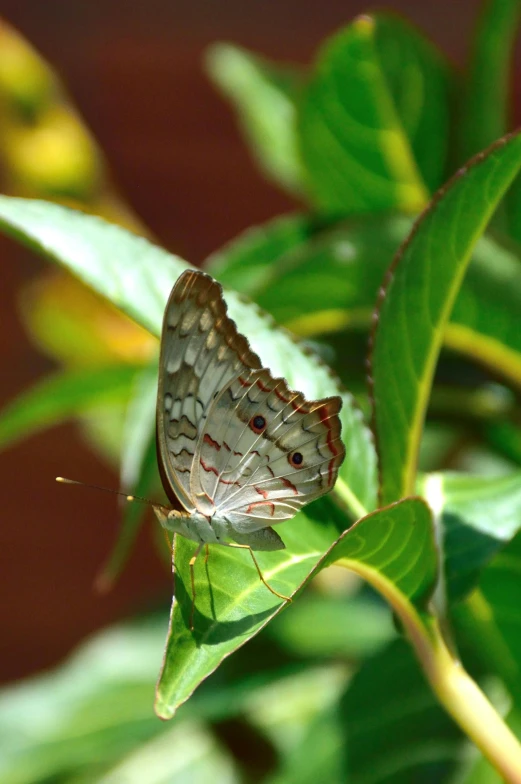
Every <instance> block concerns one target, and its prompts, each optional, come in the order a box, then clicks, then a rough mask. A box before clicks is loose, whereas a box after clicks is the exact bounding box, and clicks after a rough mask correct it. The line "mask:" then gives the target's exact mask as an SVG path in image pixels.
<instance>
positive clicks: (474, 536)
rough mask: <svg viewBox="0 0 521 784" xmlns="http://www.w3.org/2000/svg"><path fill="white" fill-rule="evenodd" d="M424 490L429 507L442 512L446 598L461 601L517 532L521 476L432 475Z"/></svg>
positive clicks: (518, 474) (426, 479)
mask: <svg viewBox="0 0 521 784" xmlns="http://www.w3.org/2000/svg"><path fill="white" fill-rule="evenodd" d="M422 485H423V488H424V491H425V494H426V497H427V499H428V500H429V501H430V504H431V507H432V508H434V509H436V510H440V511H439V513H440V515H441V525H442V537H443V545H442V552H443V561H444V572H445V581H446V592H447V597H448V599H449V601H451V602H455V601H460V600H461V599H462V598H463V597H464V596H465V595H467V594H468V593H469V592H470V591H471V590H472V588H474V587H475V586H476V585H477V583H478V581H479V578H480V574H481V572H482V570H483V569H484V568H485V566H486V565H487V564H488V563H489V562H490V561H491V560H492V558H493V556H494V555H496V553H497V552H498V551H499V550H500V549H501V548H503V547H504V546H505V544H506V543H507V542H509V541H510V539H511V538H512V537H513V536H514V535H515V534H516V532H517V531H518V530H519V528H520V527H521V473H516V474H512V475H509V476H502V477H486V476H467V475H465V474H455V473H454V474H452V473H445V474H431V475H430V476H428V477H426V478H425V479H424V480H423V482H422Z"/></svg>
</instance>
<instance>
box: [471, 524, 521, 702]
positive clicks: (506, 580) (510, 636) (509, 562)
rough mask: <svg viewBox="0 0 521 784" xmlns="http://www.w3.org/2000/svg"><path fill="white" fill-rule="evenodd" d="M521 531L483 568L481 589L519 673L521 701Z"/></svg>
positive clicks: (519, 696)
mask: <svg viewBox="0 0 521 784" xmlns="http://www.w3.org/2000/svg"><path fill="white" fill-rule="evenodd" d="M520 573H521V533H517V534H516V536H514V538H513V539H512V541H511V542H509V543H508V544H507V546H506V547H504V548H503V550H501V552H500V553H498V554H497V555H496V557H495V558H494V559H493V560H492V562H491V563H490V564H489V565H488V566H487V568H486V569H485V570H484V571H483V574H482V575H481V580H480V588H481V592H482V594H483V597H484V600H485V602H486V603H487V604H488V608H489V613H490V615H491V617H492V618H493V622H494V624H495V626H496V628H497V630H498V632H499V633H500V635H501V637H502V639H503V642H504V644H505V645H506V646H507V648H508V650H509V652H510V656H511V662H512V663H513V666H515V671H516V673H517V678H516V681H517V698H518V699H519V700H521V686H520V685H519V684H520V675H521V614H520V612H519V608H520V607H521V580H520V579H519V575H520Z"/></svg>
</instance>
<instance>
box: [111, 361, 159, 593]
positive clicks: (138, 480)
mask: <svg viewBox="0 0 521 784" xmlns="http://www.w3.org/2000/svg"><path fill="white" fill-rule="evenodd" d="M157 373H158V369H157V362H154V363H153V364H151V365H149V366H148V367H146V368H144V369H143V370H142V371H141V373H140V374H139V375H138V376H137V378H136V379H135V383H134V385H133V389H132V394H131V397H130V401H129V404H128V406H127V411H126V414H125V423H124V428H123V436H122V449H121V468H120V488H121V490H122V491H123V492H124V493H129V494H131V495H134V496H136V497H137V498H138V500H137V501H136V502H134V503H125V505H124V506H123V508H122V520H121V526H120V530H119V534H118V538H117V540H116V543H115V545H114V549H113V551H112V553H111V554H110V556H109V558H108V561H107V563H106V565H105V566H104V567H103V569H102V570H101V572H100V574H99V576H98V578H97V580H96V584H97V587H98V588H99V589H100V590H102V591H105V590H107V589H109V588H110V587H111V586H112V584H113V582H114V580H116V579H117V577H118V576H119V574H120V572H121V570H122V569H123V567H124V565H125V562H126V560H127V558H128V555H129V553H130V550H131V548H132V545H133V544H134V541H135V539H136V536H137V533H138V531H139V528H140V526H141V524H142V522H143V519H144V517H145V515H146V513H147V511H149V507H148V506H146V504H143V503H141V502H140V501H139V499H140V498H149V497H150V498H152V499H153V498H154V490H155V489H156V488H157V487H158V486H159V484H160V482H159V470H158V467H157V457H156V435H155V421H156V398H157Z"/></svg>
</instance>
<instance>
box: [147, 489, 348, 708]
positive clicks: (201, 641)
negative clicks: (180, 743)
mask: <svg viewBox="0 0 521 784" xmlns="http://www.w3.org/2000/svg"><path fill="white" fill-rule="evenodd" d="M335 520H336V525H335ZM343 526H344V520H343V518H342V516H341V515H339V514H338V513H335V509H334V507H333V505H332V504H331V501H330V500H329V499H320V500H319V501H315V502H314V503H313V504H310V505H309V506H308V507H307V508H306V510H305V512H300V513H299V514H298V515H297V516H296V517H295V518H293V519H292V520H289V521H287V522H285V523H284V526H282V527H280V535H281V536H282V539H283V540H284V543H285V545H286V548H287V549H286V550H281V551H280V552H273V553H262V552H259V553H256V554H255V557H256V559H257V561H258V562H259V566H260V569H261V571H262V573H263V575H264V578H265V579H266V580H267V581H268V582H269V584H270V585H271V586H272V587H273V588H274V589H275V590H277V591H279V592H280V593H283V594H285V595H286V596H287V595H289V594H291V593H293V592H295V590H296V589H297V588H298V587H299V586H300V585H301V584H302V583H303V581H304V580H305V579H306V578H307V576H308V575H309V573H310V572H311V570H312V569H313V567H314V566H315V565H316V563H317V561H318V560H319V559H320V557H321V556H322V555H323V554H324V553H325V552H326V550H327V549H328V547H329V545H330V544H331V542H332V541H334V539H335V538H336V537H337V536H338V533H339V531H341V530H342V528H343ZM194 551H195V545H194V543H193V542H189V541H188V540H186V539H183V538H182V537H177V539H176V545H175V577H174V594H175V599H174V602H173V604H172V615H171V619H170V629H169V634H168V640H167V645H166V651H165V658H164V662H163V669H162V672H161V675H160V679H159V683H158V687H157V697H156V712H157V713H158V715H159V716H160V717H161V718H165V719H166V718H171V716H173V714H174V712H175V710H176V708H177V707H178V706H179V705H180V704H181V703H182V702H184V701H185V700H187V699H188V697H189V696H190V695H191V693H192V692H193V690H194V689H195V688H196V687H197V686H198V685H199V683H200V682H201V681H202V680H203V679H204V678H206V677H207V676H208V675H210V674H211V673H212V672H213V671H214V670H215V669H216V667H218V665H219V664H220V663H221V661H222V660H223V658H224V657H225V656H227V655H229V654H230V653H232V651H234V650H236V649H237V648H238V647H240V646H241V645H243V644H244V643H245V642H246V641H247V640H248V639H250V638H251V637H252V636H253V635H254V634H256V633H257V632H258V631H260V629H261V628H262V627H263V626H265V624H266V623H267V622H268V621H269V620H270V619H271V618H272V617H273V616H274V615H275V614H276V613H277V612H278V611H279V610H280V609H281V607H282V606H283V604H282V603H281V600H280V599H279V598H278V597H276V596H274V595H273V594H272V593H270V591H268V589H267V588H266V587H265V586H264V585H263V584H262V583H261V582H260V580H259V576H258V574H257V571H256V569H255V567H254V565H253V563H252V560H251V556H250V554H249V553H248V552H245V551H244V550H237V549H233V548H228V547H217V546H216V547H212V548H210V552H209V558H208V562H207V563H206V564H205V562H204V557H202V556H201V557H200V558H199V559H198V560H197V561H196V564H195V609H194V616H193V621H194V631H193V632H191V631H190V629H189V625H190V616H191V613H192V592H191V585H190V570H189V561H190V558H191V557H192V555H193V553H194Z"/></svg>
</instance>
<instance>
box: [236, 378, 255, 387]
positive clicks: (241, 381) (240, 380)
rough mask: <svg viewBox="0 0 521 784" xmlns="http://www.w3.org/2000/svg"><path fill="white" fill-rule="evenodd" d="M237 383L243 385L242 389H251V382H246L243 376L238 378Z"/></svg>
mask: <svg viewBox="0 0 521 784" xmlns="http://www.w3.org/2000/svg"><path fill="white" fill-rule="evenodd" d="M237 381H238V382H239V384H240V385H241V387H251V383H252V382H251V381H245V380H244V379H243V378H242V376H237Z"/></svg>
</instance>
